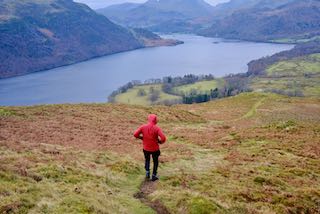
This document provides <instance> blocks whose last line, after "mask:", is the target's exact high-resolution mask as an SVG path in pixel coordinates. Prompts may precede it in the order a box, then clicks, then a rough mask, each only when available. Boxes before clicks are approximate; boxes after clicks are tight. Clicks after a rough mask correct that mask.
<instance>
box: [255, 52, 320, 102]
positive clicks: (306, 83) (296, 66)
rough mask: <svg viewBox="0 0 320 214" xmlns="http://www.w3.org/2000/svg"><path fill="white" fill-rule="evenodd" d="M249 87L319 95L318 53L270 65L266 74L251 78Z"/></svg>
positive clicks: (319, 68)
mask: <svg viewBox="0 0 320 214" xmlns="http://www.w3.org/2000/svg"><path fill="white" fill-rule="evenodd" d="M250 87H251V88H252V89H253V90H254V91H265V92H277V93H284V94H288V95H293V96H311V97H320V54H312V55H308V56H306V57H299V58H295V59H292V60H288V61H281V62H278V63H276V64H274V65H271V66H270V67H269V68H268V69H267V71H266V76H263V77H256V78H253V79H252V81H251V83H250Z"/></svg>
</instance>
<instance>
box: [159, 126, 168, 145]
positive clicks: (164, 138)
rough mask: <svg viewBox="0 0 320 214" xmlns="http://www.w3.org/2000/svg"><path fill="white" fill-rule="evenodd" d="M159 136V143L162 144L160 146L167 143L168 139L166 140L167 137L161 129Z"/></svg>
mask: <svg viewBox="0 0 320 214" xmlns="http://www.w3.org/2000/svg"><path fill="white" fill-rule="evenodd" d="M158 135H159V137H160V142H159V143H160V144H163V143H165V142H166V140H167V138H166V136H165V135H164V134H163V132H162V130H161V128H159V131H158Z"/></svg>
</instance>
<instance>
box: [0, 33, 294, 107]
mask: <svg viewBox="0 0 320 214" xmlns="http://www.w3.org/2000/svg"><path fill="white" fill-rule="evenodd" d="M166 37H170V38H175V39H179V40H182V41H184V42H185V44H183V45H178V46H175V47H158V48H148V49H140V50H135V51H130V52H125V53H120V54H115V55H111V56H106V57H101V58H97V59H93V60H89V61H86V62H82V63H78V64H75V65H70V66H65V67H61V68H56V69H52V70H49V71H44V72H38V73H33V74H29V75H25V76H20V77H15V78H9V79H4V80H0V105H34V104H53V103H83V102H85V103H88V102H106V101H107V97H108V95H109V94H110V93H111V92H112V91H113V90H115V89H117V88H118V87H119V86H121V85H123V84H125V83H127V82H129V81H131V80H147V79H150V78H162V77H164V76H168V75H171V76H181V75H184V74H210V73H211V74H213V75H214V76H216V77H221V76H224V75H226V74H230V73H240V72H246V70H247V63H248V62H249V61H251V60H253V59H258V58H261V57H263V56H267V55H271V54H274V53H276V52H280V51H283V50H287V49H290V48H292V47H293V46H292V45H279V44H265V43H251V42H236V41H224V40H222V39H216V38H205V37H200V36H193V35H170V36H166Z"/></svg>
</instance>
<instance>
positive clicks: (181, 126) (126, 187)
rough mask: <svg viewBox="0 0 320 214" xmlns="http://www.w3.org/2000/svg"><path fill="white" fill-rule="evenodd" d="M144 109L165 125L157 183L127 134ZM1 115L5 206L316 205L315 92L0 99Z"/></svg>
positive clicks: (243, 208)
mask: <svg viewBox="0 0 320 214" xmlns="http://www.w3.org/2000/svg"><path fill="white" fill-rule="evenodd" d="M150 112H152V113H155V114H158V115H159V119H160V126H161V127H163V130H164V132H165V133H166V134H167V135H168V137H169V140H168V143H167V144H164V145H163V146H162V155H161V157H160V161H161V167H160V169H159V174H160V181H159V182H157V183H149V182H144V181H143V180H144V179H143V177H144V175H143V174H144V171H143V155H142V152H141V145H140V142H139V141H135V140H134V139H133V137H132V132H133V131H134V129H135V128H137V127H138V126H139V125H140V124H141V123H143V122H145V118H146V116H147V115H148V114H149V113H150ZM0 127H1V132H0V154H1V158H0V169H1V170H0V197H1V200H0V212H1V213H2V212H4V213H6V212H16V213H18V212H20V213H26V212H29V213H88V212H90V213H155V210H157V211H158V212H160V211H161V210H162V211H164V210H166V211H169V212H171V213H208V212H209V213H319V211H320V210H319V202H320V186H319V184H320V169H319V165H320V162H319V161H320V147H319V145H320V142H319V139H320V132H319V130H320V102H319V99H310V98H289V97H285V96H279V95H272V94H259V93H249V94H241V95H239V96H236V97H231V98H227V99H221V100H218V101H215V102H209V103H205V104H197V105H181V106H174V107H163V106H157V107H139V106H128V105H115V104H99V105H50V106H35V107H1V108H0ZM140 185H142V186H140Z"/></svg>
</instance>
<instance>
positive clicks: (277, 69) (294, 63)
mask: <svg viewBox="0 0 320 214" xmlns="http://www.w3.org/2000/svg"><path fill="white" fill-rule="evenodd" d="M306 74H311V75H312V74H320V54H312V55H309V56H306V57H302V58H296V59H293V60H288V61H281V62H278V63H276V64H274V65H271V66H270V67H269V68H268V69H267V75H268V76H271V77H278V76H286V77H287V76H298V75H300V76H303V75H306Z"/></svg>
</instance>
